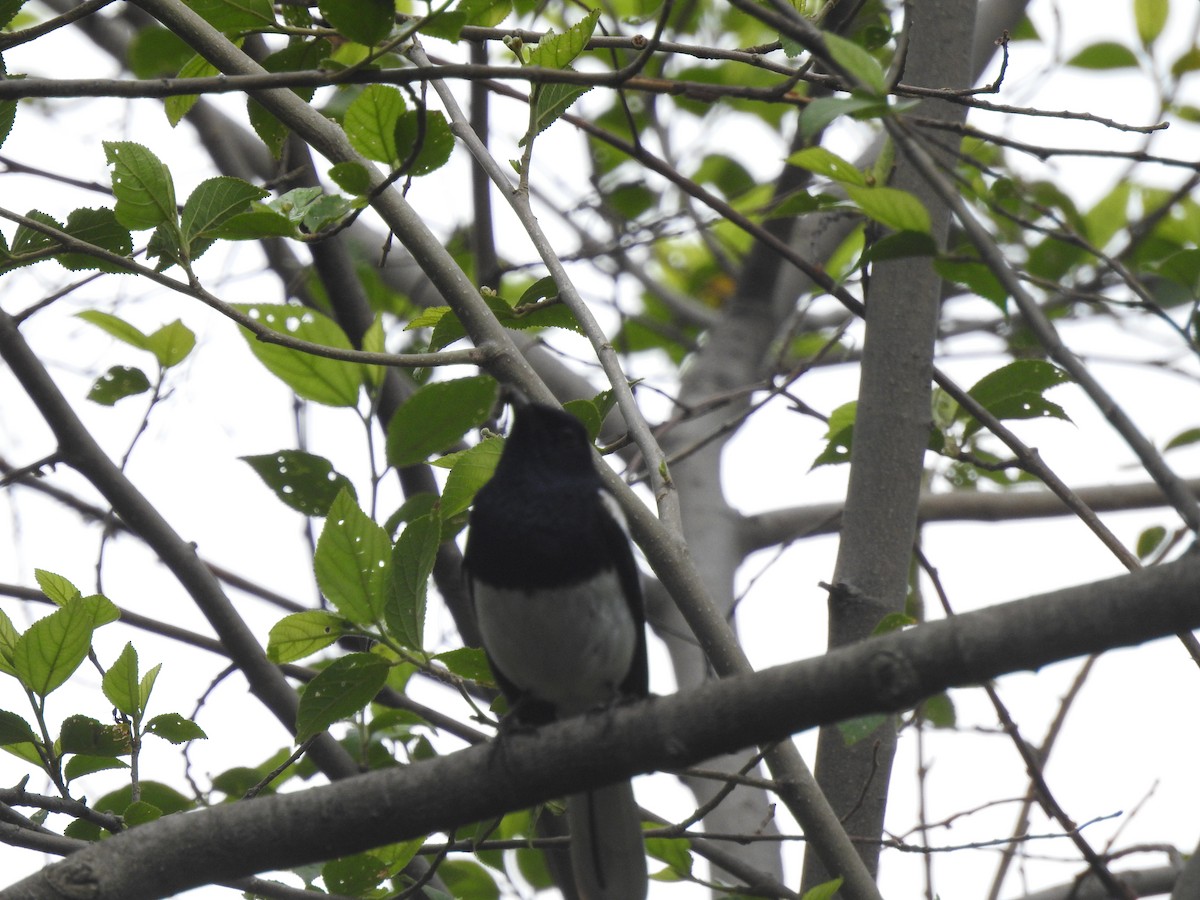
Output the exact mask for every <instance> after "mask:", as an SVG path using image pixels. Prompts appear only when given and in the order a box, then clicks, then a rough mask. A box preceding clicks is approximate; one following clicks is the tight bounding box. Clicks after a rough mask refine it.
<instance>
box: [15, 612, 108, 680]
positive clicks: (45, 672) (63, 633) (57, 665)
mask: <svg viewBox="0 0 1200 900" xmlns="http://www.w3.org/2000/svg"><path fill="white" fill-rule="evenodd" d="M119 615H120V614H119V613H118V612H117V608H116V607H115V606H113V605H112V603H110V602H109V601H108V600H107V599H106V598H104V597H102V596H100V595H99V594H95V595H93V596H91V597H77V598H75V599H74V600H71V601H69V602H68V603H67V604H66V605H65V606H63V607H61V608H59V609H57V610H55V611H54V612H52V613H51V614H50V615H48V616H46V617H45V618H43V619H39V620H38V621H36V622H34V623H33V624H32V625H30V626H29V629H28V630H27V631H26V632H25V633H24V634H23V635H21V636H20V637H19V638H17V643H16V646H15V647H14V648H13V660H12V664H13V668H14V669H15V670H16V673H17V677H18V678H19V679H20V680H21V683H22V684H23V685H24V686H25V687H26V688H28V689H29V690H31V691H33V693H35V694H37V695H38V696H39V697H45V696H46V695H48V694H50V693H52V692H53V691H54V690H55V689H57V688H59V687H61V686H62V684H63V682H65V681H66V680H67V679H68V678H70V677H71V674H72V673H73V672H74V671H75V670H76V669H77V668H79V664H80V663H81V662H83V660H84V658H85V657H86V656H87V652H88V650H89V649H90V648H91V646H92V631H93V630H95V629H96V628H99V627H100V626H101V625H105V624H107V623H109V622H114V621H116V620H117V618H118V617H119Z"/></svg>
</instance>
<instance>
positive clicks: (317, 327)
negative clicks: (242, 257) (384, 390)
mask: <svg viewBox="0 0 1200 900" xmlns="http://www.w3.org/2000/svg"><path fill="white" fill-rule="evenodd" d="M234 306H235V307H236V308H237V309H240V310H241V311H242V312H244V313H246V315H248V316H250V317H251V318H253V319H256V320H258V321H259V322H260V323H261V324H263V325H265V326H266V327H267V328H270V329H271V330H272V331H277V332H279V333H280V334H286V335H289V336H291V337H293V338H297V339H299V340H303V341H308V342H310V343H313V344H321V345H322V346H325V347H334V348H337V349H341V350H349V349H351V347H350V340H349V339H348V338H347V337H346V333H345V332H344V331H342V329H341V328H340V327H338V325H337V323H335V322H334V321H333V320H332V319H330V318H328V317H327V316H324V315H322V314H321V313H319V312H316V311H315V310H311V309H305V308H304V307H301V306H287V305H271V304H257V303H245V304H234ZM243 334H244V335H245V337H246V341H247V343H249V344H250V351H251V352H252V353H253V354H254V355H255V356H256V357H258V360H259V362H261V363H262V364H263V365H264V366H266V367H267V368H268V369H269V370H270V371H271V372H272V373H273V374H274V375H275V376H276V377H277V378H279V379H281V380H282V381H283V382H284V383H285V384H287V386H288V387H290V388H291V389H292V390H293V391H295V392H296V393H297V394H298V395H299V396H301V397H303V398H304V399H306V400H313V401H315V402H317V403H324V404H326V405H327V406H350V407H352V406H355V405H357V404H358V394H359V388H360V386H361V385H362V378H361V373H360V367H359V366H358V365H357V364H356V363H348V362H341V361H340V360H335V359H327V358H326V357H323V356H314V355H312V354H311V353H304V352H302V351H300V350H292V349H291V348H289V347H281V346H279V345H278V344H268V343H265V342H264V341H260V340H259V339H258V338H257V337H255V336H254V335H253V334H252V333H251V332H249V331H244V332H243Z"/></svg>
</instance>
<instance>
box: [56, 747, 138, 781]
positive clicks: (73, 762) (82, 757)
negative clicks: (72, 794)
mask: <svg viewBox="0 0 1200 900" xmlns="http://www.w3.org/2000/svg"><path fill="white" fill-rule="evenodd" d="M128 768H129V763H127V762H125V761H124V760H122V759H118V758H117V757H115V756H89V755H88V754H86V753H76V754H74V755H73V756H72V757H71V758H70V759H68V760H67V764H66V765H65V766H63V774H64V775H65V776H66V777H67V781H69V782H70V781H74V780H75V779H76V778H82V777H83V776H84V775H91V774H92V773H93V772H105V771H108V770H111V769H128Z"/></svg>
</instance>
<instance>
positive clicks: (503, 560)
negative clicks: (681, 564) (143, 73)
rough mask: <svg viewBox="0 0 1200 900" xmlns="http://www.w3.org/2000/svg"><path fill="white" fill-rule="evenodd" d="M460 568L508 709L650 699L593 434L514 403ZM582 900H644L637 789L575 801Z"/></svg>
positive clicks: (557, 709)
mask: <svg viewBox="0 0 1200 900" xmlns="http://www.w3.org/2000/svg"><path fill="white" fill-rule="evenodd" d="M470 526H471V527H470V532H469V534H468V537H467V548H466V553H465V556H464V562H465V564H466V568H467V574H468V578H469V583H470V586H471V594H472V597H473V598H474V603H475V615H476V618H477V620H478V623H479V632H480V635H481V637H482V639H483V647H484V650H485V651H486V652H487V655H488V660H489V662H490V663H491V666H492V671H493V673H494V674H495V676H496V680H497V682H498V683H499V684H500V687H501V689H502V690H503V691H504V695H505V697H506V698H507V699H508V702H509V706H510V709H511V715H512V716H514V717H515V718H516V720H517V721H518V722H521V723H524V724H529V725H537V724H542V723H545V722H549V721H553V720H554V719H559V718H565V717H569V716H575V715H580V714H582V713H585V712H587V711H589V710H592V709H596V708H598V707H603V706H606V705H608V704H610V703H612V702H614V701H617V700H620V699H624V698H636V697H644V696H646V694H647V691H648V689H647V672H646V634H645V627H644V622H645V616H644V613H643V609H642V595H641V588H640V586H639V582H638V569H637V563H636V562H635V561H634V557H633V549H632V545H631V544H630V540H629V536H628V534H627V533H626V530H625V520H624V516H623V515H622V514H621V511H620V509H619V508H618V507H617V505H616V501H615V500H614V499H613V498H612V496H611V495H610V494H609V493H608V491H607V490H606V489H605V488H604V485H603V483H602V481H601V480H600V475H599V473H598V472H597V471H596V468H595V463H594V462H593V459H592V449H591V442H590V441H589V440H588V437H587V433H586V432H585V431H584V428H583V426H582V425H581V424H580V423H579V421H578V420H576V419H575V417H574V416H571V415H570V414H569V413H566V412H563V411H562V410H560V409H554V408H551V407H549V406H542V405H538V404H523V405H520V406H516V416H515V421H514V423H513V426H512V430H511V432H510V434H509V436H508V440H507V442H506V444H505V447H504V452H503V453H502V454H501V456H500V460H499V462H498V463H497V465H496V472H495V475H493V477H492V479H491V481H489V482H488V483H487V484H486V485H484V486H483V487H482V488H481V489H480V490H479V493H478V494H477V495H476V498H475V506H474V509H473V510H472V512H471V519H470ZM567 816H568V822H569V824H570V828H571V868H572V870H573V873H574V877H575V883H576V888H577V890H578V892H579V895H580V897H581V898H583V900H641V898H644V897H645V896H646V889H647V881H646V856H645V848H644V846H643V843H642V829H641V822H640V815H639V813H638V807H637V803H636V802H635V800H634V796H633V787H632V785H631V784H630V783H629V782H623V783H620V784H616V785H612V786H609V787H604V788H600V789H598V790H593V791H589V792H587V793H585V794H578V795H576V796H573V797H571V798H569V799H568V801H567Z"/></svg>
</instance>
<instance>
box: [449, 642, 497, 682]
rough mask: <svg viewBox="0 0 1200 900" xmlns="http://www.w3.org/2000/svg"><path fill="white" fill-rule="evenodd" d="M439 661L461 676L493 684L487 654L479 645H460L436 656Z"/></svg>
mask: <svg viewBox="0 0 1200 900" xmlns="http://www.w3.org/2000/svg"><path fill="white" fill-rule="evenodd" d="M434 659H436V660H437V661H438V662H440V663H441V664H442V665H444V666H445V667H446V668H447V669H449V670H450V671H451V672H453V673H454V674H455V675H458V676H459V677H460V678H469V679H470V680H471V681H478V682H480V683H481V684H492V683H493V679H492V670H491V667H489V666H488V661H487V654H486V653H484V652H483V651H482V650H481V649H479V648H478V647H459V648H458V649H456V650H447V651H446V652H445V653H438V654H437V655H436V656H434Z"/></svg>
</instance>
